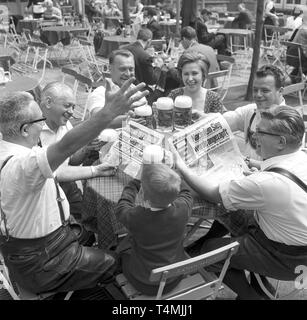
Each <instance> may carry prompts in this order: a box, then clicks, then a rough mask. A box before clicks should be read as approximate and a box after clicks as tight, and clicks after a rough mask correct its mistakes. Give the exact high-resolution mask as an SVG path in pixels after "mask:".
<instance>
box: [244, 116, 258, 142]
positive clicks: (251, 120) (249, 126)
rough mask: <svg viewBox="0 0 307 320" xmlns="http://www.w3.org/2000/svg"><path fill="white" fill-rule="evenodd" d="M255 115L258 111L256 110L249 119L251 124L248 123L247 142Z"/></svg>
mask: <svg viewBox="0 0 307 320" xmlns="http://www.w3.org/2000/svg"><path fill="white" fill-rule="evenodd" d="M255 117H256V111H254V113H253V114H252V116H251V118H250V120H249V124H248V127H247V133H246V137H245V142H246V143H247V142H248V140H249V136H250V131H251V127H252V123H253V121H254V119H255Z"/></svg>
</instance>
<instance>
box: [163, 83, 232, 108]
mask: <svg viewBox="0 0 307 320" xmlns="http://www.w3.org/2000/svg"><path fill="white" fill-rule="evenodd" d="M181 95H184V88H183V87H182V88H178V89H174V90H172V91H171V92H170V94H169V95H168V96H169V97H170V98H172V99H173V100H175V98H176V97H177V96H181ZM203 111H204V113H211V112H215V113H217V112H220V113H224V112H225V111H227V109H226V108H225V107H224V105H223V103H222V101H221V100H220V97H219V95H218V94H217V93H215V92H213V91H210V90H207V92H206V99H205V105H204V110H203Z"/></svg>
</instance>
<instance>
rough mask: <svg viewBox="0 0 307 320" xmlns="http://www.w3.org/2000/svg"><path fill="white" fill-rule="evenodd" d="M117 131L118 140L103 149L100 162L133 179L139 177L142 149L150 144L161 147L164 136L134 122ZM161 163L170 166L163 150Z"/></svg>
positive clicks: (170, 162) (168, 156) (168, 154)
mask: <svg viewBox="0 0 307 320" xmlns="http://www.w3.org/2000/svg"><path fill="white" fill-rule="evenodd" d="M118 131H119V138H118V140H117V141H115V142H114V143H113V144H112V146H104V147H103V149H102V150H101V156H100V160H101V162H104V163H109V164H110V165H117V166H119V167H120V168H121V169H123V171H124V172H125V173H126V174H128V175H129V176H131V177H133V178H136V177H139V176H140V170H141V166H142V163H143V150H144V148H145V147H146V146H148V145H151V144H155V145H159V146H161V147H163V143H164V135H163V134H161V133H159V132H156V131H154V130H152V129H149V128H147V127H145V126H143V125H141V124H139V123H137V122H134V121H129V123H128V124H127V125H126V126H125V127H123V128H121V129H119V130H118ZM163 161H164V162H165V163H166V164H168V165H169V166H171V165H172V154H171V152H170V151H168V150H165V149H164V160H163Z"/></svg>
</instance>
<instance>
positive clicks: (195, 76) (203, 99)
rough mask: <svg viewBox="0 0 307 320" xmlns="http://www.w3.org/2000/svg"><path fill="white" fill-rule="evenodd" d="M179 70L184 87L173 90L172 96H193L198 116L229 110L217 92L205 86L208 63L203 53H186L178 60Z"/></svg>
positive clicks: (170, 95) (194, 108) (195, 111)
mask: <svg viewBox="0 0 307 320" xmlns="http://www.w3.org/2000/svg"><path fill="white" fill-rule="evenodd" d="M178 70H179V72H180V74H181V77H182V81H183V84H184V87H182V88H179V89H175V90H173V91H171V93H170V94H169V97H170V98H172V99H175V98H176V97H177V96H180V95H186V96H189V97H191V98H192V101H193V109H192V110H193V113H194V114H195V115H196V118H198V117H202V116H204V113H211V112H220V113H223V112H225V111H227V110H226V108H225V107H224V105H223V103H222V102H221V100H220V97H219V95H218V94H217V93H215V92H213V91H211V90H208V89H205V88H203V83H204V81H205V79H206V76H207V74H208V65H207V63H206V62H205V60H204V58H203V56H202V55H200V54H197V53H193V52H187V53H184V54H183V55H182V56H181V57H180V59H179V61H178ZM192 118H193V116H192Z"/></svg>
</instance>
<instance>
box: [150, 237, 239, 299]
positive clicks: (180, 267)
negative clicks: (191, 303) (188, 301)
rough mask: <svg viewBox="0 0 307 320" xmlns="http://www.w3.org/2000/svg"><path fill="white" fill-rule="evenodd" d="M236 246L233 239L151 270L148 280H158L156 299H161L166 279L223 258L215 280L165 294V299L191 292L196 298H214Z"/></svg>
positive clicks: (195, 269) (197, 269) (200, 268)
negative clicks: (214, 247)
mask: <svg viewBox="0 0 307 320" xmlns="http://www.w3.org/2000/svg"><path fill="white" fill-rule="evenodd" d="M238 247H239V243H238V242H237V241H235V242H233V243H231V244H228V245H226V246H223V247H221V248H219V249H216V250H213V251H210V252H208V253H205V254H202V255H199V256H197V257H194V258H189V259H187V260H184V261H181V262H177V263H174V264H171V265H168V266H165V267H161V268H157V269H154V270H152V272H151V275H150V278H149V279H150V281H159V282H160V283H159V289H158V293H157V296H156V299H161V297H162V294H163V289H164V287H165V284H166V280H167V279H169V278H172V277H176V276H181V275H191V274H194V273H197V272H198V271H200V270H202V269H203V268H205V267H208V266H210V265H212V264H214V263H216V262H219V261H223V260H225V262H224V265H223V268H222V271H221V273H220V276H219V278H217V279H216V280H213V281H211V282H206V283H199V285H197V286H195V287H194V288H192V289H189V290H188V291H180V290H179V291H178V290H175V291H174V292H173V294H172V295H168V296H167V299H184V298H185V297H187V296H188V295H191V293H194V294H195V297H197V298H198V299H202V298H206V297H208V296H213V298H215V297H216V294H217V292H218V290H219V288H220V286H221V283H222V280H223V278H224V276H225V273H226V271H227V268H228V266H229V261H230V258H231V256H232V255H233V254H234V253H236V251H237V250H238Z"/></svg>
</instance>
